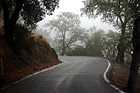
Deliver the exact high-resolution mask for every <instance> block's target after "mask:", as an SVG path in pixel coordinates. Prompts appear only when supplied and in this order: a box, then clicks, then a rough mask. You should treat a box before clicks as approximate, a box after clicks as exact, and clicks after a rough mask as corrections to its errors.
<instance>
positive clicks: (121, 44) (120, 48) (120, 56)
mask: <svg viewBox="0 0 140 93" xmlns="http://www.w3.org/2000/svg"><path fill="white" fill-rule="evenodd" d="M125 27H126V24H125V23H122V30H121V32H122V33H121V37H120V40H119V44H118V46H117V49H118V55H117V58H116V61H118V62H122V63H124V52H125V41H124V40H125V39H124V36H125Z"/></svg>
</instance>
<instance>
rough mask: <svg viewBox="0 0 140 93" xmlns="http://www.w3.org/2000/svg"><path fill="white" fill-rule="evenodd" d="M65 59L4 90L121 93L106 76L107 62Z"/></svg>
mask: <svg viewBox="0 0 140 93" xmlns="http://www.w3.org/2000/svg"><path fill="white" fill-rule="evenodd" d="M60 59H61V60H63V61H64V63H63V64H62V65H60V66H57V67H55V68H52V69H49V70H47V71H45V72H42V73H39V74H37V75H34V76H32V77H30V78H27V79H25V80H23V81H21V82H19V83H18V84H16V85H13V86H11V87H9V88H7V89H5V90H2V91H0V93H117V92H116V91H115V90H114V89H112V88H111V87H110V86H109V85H108V84H107V83H106V82H105V81H104V79H103V73H104V70H105V69H106V67H107V62H106V61H104V60H103V59H100V58H91V57H60Z"/></svg>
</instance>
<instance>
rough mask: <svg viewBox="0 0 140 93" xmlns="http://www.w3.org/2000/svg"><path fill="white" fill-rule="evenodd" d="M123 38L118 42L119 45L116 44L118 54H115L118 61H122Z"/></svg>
mask: <svg viewBox="0 0 140 93" xmlns="http://www.w3.org/2000/svg"><path fill="white" fill-rule="evenodd" d="M122 39H123V38H121V39H120V42H119V45H118V46H117V49H118V55H117V58H116V60H117V61H118V62H122V63H124V45H123V42H122V41H123V40H122Z"/></svg>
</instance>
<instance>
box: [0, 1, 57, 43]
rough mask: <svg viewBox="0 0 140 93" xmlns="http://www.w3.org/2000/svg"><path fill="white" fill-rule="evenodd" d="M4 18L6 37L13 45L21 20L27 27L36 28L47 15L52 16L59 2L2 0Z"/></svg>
mask: <svg viewBox="0 0 140 93" xmlns="http://www.w3.org/2000/svg"><path fill="white" fill-rule="evenodd" d="M0 1H1V6H2V10H3V16H4V37H5V39H6V40H7V41H8V42H9V43H10V44H11V43H12V41H13V33H14V30H15V26H16V23H17V21H18V19H19V18H20V19H21V20H22V22H23V23H24V25H25V26H27V27H30V28H35V27H36V23H37V22H39V21H41V20H42V19H43V18H44V17H45V14H49V15H51V14H52V12H53V11H54V10H55V8H56V7H58V4H59V0H0Z"/></svg>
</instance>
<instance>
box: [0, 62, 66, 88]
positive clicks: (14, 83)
mask: <svg viewBox="0 0 140 93" xmlns="http://www.w3.org/2000/svg"><path fill="white" fill-rule="evenodd" d="M60 62H61V63H60V64H57V65H54V66H52V67H49V68H46V69H43V70H40V71H38V72H35V73H33V74H30V75H27V76H25V77H24V78H21V79H20V80H17V81H15V82H13V83H11V84H10V85H7V86H5V87H3V88H1V89H0V90H4V89H6V88H8V87H10V86H11V85H16V84H17V83H19V82H21V81H23V80H25V79H27V78H30V77H32V76H34V75H37V74H39V73H42V72H45V71H48V70H50V69H53V68H55V67H58V66H60V65H62V64H64V62H63V61H62V60H61V61H60Z"/></svg>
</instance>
